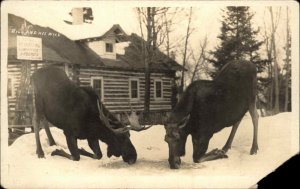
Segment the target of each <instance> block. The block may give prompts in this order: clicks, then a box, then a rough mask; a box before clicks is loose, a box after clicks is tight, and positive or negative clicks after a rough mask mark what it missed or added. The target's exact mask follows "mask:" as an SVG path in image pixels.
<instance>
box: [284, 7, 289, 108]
mask: <svg viewBox="0 0 300 189" xmlns="http://www.w3.org/2000/svg"><path fill="white" fill-rule="evenodd" d="M286 19H287V22H286V46H285V54H286V60H285V61H286V63H285V65H286V66H285V68H286V73H285V97H284V111H285V112H287V111H288V103H289V80H290V66H289V62H290V30H289V8H288V7H286Z"/></svg>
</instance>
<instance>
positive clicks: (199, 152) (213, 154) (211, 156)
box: [192, 135, 228, 163]
mask: <svg viewBox="0 0 300 189" xmlns="http://www.w3.org/2000/svg"><path fill="white" fill-rule="evenodd" d="M211 137H212V135H211V136H200V137H199V136H192V141H193V147H194V152H193V160H194V162H195V163H201V162H204V161H211V160H216V159H220V158H227V157H228V156H227V155H226V154H225V152H224V151H223V150H219V149H214V150H212V151H210V152H208V153H206V151H207V148H208V144H209V140H210V138H211Z"/></svg>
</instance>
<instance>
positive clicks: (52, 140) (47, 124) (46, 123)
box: [44, 119, 56, 146]
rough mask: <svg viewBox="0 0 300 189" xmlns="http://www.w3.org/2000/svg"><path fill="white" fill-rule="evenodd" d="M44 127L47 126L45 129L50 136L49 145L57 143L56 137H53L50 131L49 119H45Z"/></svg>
mask: <svg viewBox="0 0 300 189" xmlns="http://www.w3.org/2000/svg"><path fill="white" fill-rule="evenodd" d="M44 127H45V131H46V134H47V137H48V142H49V145H50V146H53V145H56V143H55V141H54V139H53V136H52V134H51V132H50V129H49V123H48V121H47V120H45V119H44Z"/></svg>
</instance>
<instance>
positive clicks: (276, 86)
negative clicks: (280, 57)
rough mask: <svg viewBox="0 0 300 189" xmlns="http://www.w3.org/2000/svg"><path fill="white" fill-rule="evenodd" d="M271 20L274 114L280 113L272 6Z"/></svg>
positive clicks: (271, 11)
mask: <svg viewBox="0 0 300 189" xmlns="http://www.w3.org/2000/svg"><path fill="white" fill-rule="evenodd" d="M270 13H271V22H272V48H273V60H274V80H275V105H274V114H277V113H279V82H278V63H277V53H276V43H275V26H274V20H273V10H272V7H270Z"/></svg>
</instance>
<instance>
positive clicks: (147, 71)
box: [144, 7, 152, 115]
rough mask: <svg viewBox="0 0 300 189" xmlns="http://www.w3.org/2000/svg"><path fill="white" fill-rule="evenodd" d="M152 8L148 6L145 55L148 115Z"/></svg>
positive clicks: (146, 110) (145, 102)
mask: <svg viewBox="0 0 300 189" xmlns="http://www.w3.org/2000/svg"><path fill="white" fill-rule="evenodd" d="M151 17H152V14H151V8H150V7H147V26H146V27H147V44H146V53H145V54H146V57H145V99H144V111H145V113H146V115H147V114H148V113H149V112H150V63H151V57H152V52H151V41H152V26H151Z"/></svg>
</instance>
